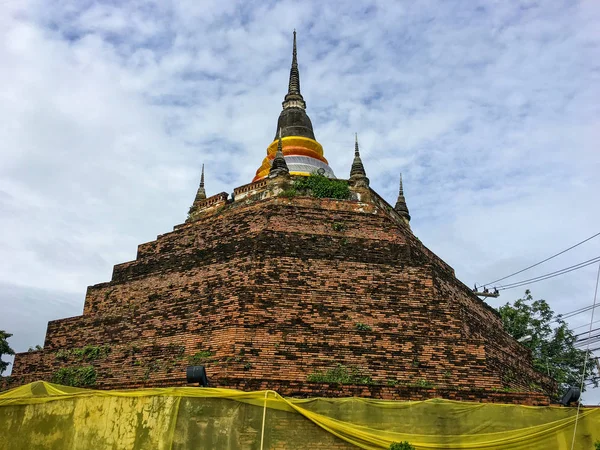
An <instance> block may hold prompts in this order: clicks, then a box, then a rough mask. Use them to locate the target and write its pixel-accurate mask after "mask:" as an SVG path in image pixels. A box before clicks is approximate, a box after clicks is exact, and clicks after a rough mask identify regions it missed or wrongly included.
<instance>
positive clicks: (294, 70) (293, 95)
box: [283, 29, 306, 109]
mask: <svg viewBox="0 0 600 450" xmlns="http://www.w3.org/2000/svg"><path fill="white" fill-rule="evenodd" d="M292 107H296V108H302V109H306V102H305V101H304V98H303V97H302V94H301V93H300V71H299V70H298V50H297V47H296V29H294V42H293V46H292V67H291V68H290V80H289V83H288V93H287V94H286V96H285V99H284V100H283V108H284V109H285V108H292Z"/></svg>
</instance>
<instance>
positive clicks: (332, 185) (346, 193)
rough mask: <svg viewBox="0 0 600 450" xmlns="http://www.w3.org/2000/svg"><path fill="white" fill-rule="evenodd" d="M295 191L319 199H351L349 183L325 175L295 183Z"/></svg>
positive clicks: (313, 175)
mask: <svg viewBox="0 0 600 450" xmlns="http://www.w3.org/2000/svg"><path fill="white" fill-rule="evenodd" d="M294 189H295V190H296V191H299V192H303V193H306V194H309V195H312V196H313V197H317V198H337V199H339V200H347V199H349V198H350V189H349V188H348V183H347V182H346V181H343V180H332V179H330V178H327V177H326V176H324V175H318V174H314V173H313V174H310V175H309V176H307V177H302V178H299V179H297V180H296V181H294Z"/></svg>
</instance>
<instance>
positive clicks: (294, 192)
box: [279, 187, 298, 198]
mask: <svg viewBox="0 0 600 450" xmlns="http://www.w3.org/2000/svg"><path fill="white" fill-rule="evenodd" d="M279 195H280V196H281V197H285V198H293V197H296V196H297V195H298V191H297V190H296V189H295V188H293V187H291V188H289V189H284V190H283V192H281V194H279Z"/></svg>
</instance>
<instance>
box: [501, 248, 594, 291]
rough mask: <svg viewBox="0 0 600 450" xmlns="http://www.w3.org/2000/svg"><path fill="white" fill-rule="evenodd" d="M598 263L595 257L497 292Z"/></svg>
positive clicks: (509, 285)
mask: <svg viewBox="0 0 600 450" xmlns="http://www.w3.org/2000/svg"><path fill="white" fill-rule="evenodd" d="M598 261H600V256H596V257H595V258H592V259H589V260H587V261H584V262H581V263H579V264H575V265H573V266H569V267H565V268H564V269H560V270H556V271H554V272H550V273H547V274H545V275H540V276H539V277H534V278H530V279H528V280H521V281H515V282H514V283H509V284H505V285H504V286H499V287H498V288H497V289H498V290H499V291H502V290H506V289H514V288H517V287H521V286H525V285H526V284H533V283H537V282H539V281H544V280H547V279H549V278H554V277H557V276H559V275H563V274H565V273H569V272H573V271H574V270H578V269H583V268H584V267H586V266H589V265H591V264H594V263H596V262H598Z"/></svg>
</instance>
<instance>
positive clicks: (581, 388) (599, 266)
mask: <svg viewBox="0 0 600 450" xmlns="http://www.w3.org/2000/svg"><path fill="white" fill-rule="evenodd" d="M598 281H600V264H598V274H597V275H596V289H594V303H593V305H594V307H595V306H596V299H597V298H598ZM593 321H594V309H592V317H591V318H590V331H589V334H590V335H591V334H592V322H593ZM589 356H590V344H589V343H588V345H587V349H586V352H585V359H584V360H583V370H582V371H581V387H580V388H579V392H583V386H584V383H585V369H586V366H587V362H588V357H589ZM580 408H581V402H578V403H577V415H576V416H575V426H574V427H573V440H572V441H571V450H573V447H575V434H576V433H577V420H578V419H579V409H580Z"/></svg>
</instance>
